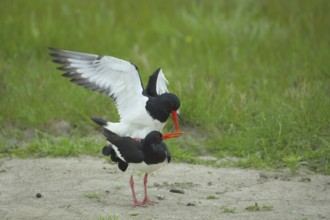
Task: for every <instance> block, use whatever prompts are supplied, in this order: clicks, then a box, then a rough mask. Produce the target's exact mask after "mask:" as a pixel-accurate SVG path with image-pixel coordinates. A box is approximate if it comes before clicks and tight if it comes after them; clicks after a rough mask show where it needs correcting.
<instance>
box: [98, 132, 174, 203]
mask: <svg viewBox="0 0 330 220" xmlns="http://www.w3.org/2000/svg"><path fill="white" fill-rule="evenodd" d="M104 136H105V137H106V139H107V140H108V141H109V142H111V144H112V145H111V144H110V145H107V146H105V147H104V148H103V150H102V153H103V154H104V155H106V156H110V157H111V159H112V161H114V162H117V163H118V168H119V169H120V170H121V171H123V172H125V171H126V170H127V168H128V166H130V167H131V168H132V169H133V172H134V170H138V171H141V172H144V173H145V175H144V199H143V200H142V202H140V201H138V199H137V198H136V194H135V190H134V180H133V173H132V175H131V177H130V181H129V183H130V186H131V190H132V195H133V206H145V205H153V204H155V203H157V202H154V201H151V200H150V199H149V198H148V194H147V182H148V174H149V173H151V172H153V171H155V170H157V169H159V168H160V167H161V166H162V165H163V164H168V163H169V162H170V161H171V154H170V152H169V151H168V149H167V147H166V145H165V143H164V142H163V136H162V134H161V133H160V132H159V131H151V132H150V133H149V134H148V135H147V136H146V137H145V138H144V139H142V140H141V141H136V140H135V139H133V138H131V137H121V136H119V135H117V134H115V133H113V132H112V131H110V130H108V129H104Z"/></svg>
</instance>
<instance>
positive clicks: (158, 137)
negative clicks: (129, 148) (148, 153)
mask: <svg viewBox="0 0 330 220" xmlns="http://www.w3.org/2000/svg"><path fill="white" fill-rule="evenodd" d="M162 141H163V135H162V133H160V132H159V131H152V132H150V133H149V134H147V136H146V137H145V138H144V141H143V144H144V145H145V146H147V145H151V144H160V143H161V142H162Z"/></svg>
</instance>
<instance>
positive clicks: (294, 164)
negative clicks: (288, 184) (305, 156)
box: [283, 155, 301, 176]
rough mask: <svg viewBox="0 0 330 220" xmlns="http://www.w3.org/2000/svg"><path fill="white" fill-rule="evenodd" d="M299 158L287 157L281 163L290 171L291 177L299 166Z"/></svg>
mask: <svg viewBox="0 0 330 220" xmlns="http://www.w3.org/2000/svg"><path fill="white" fill-rule="evenodd" d="M300 160H301V157H297V156H295V155H289V156H287V157H284V158H283V162H284V163H285V165H286V166H287V167H288V168H289V169H290V172H291V175H292V176H295V175H296V174H297V171H298V169H299V166H300Z"/></svg>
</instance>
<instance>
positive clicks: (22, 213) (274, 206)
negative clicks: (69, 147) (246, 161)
mask: <svg viewBox="0 0 330 220" xmlns="http://www.w3.org/2000/svg"><path fill="white" fill-rule="evenodd" d="M130 173H131V172H126V173H122V172H121V171H119V170H118V169H117V167H116V165H114V164H110V163H109V162H108V161H107V160H105V159H104V158H91V157H80V158H65V159H61V158H60V159H49V158H42V159H24V160H21V159H2V162H1V165H0V219H61V220H64V219H189V220H191V219H330V176H322V175H315V174H306V173H305V174H299V175H298V176H295V177H290V176H289V175H288V174H287V173H285V172H284V173H271V172H269V173H268V172H260V171H254V170H246V169H236V168H212V167H207V166H199V165H190V164H170V165H168V166H165V167H163V168H161V169H160V170H158V171H156V172H155V173H153V174H151V175H150V178H149V184H148V185H149V188H148V189H149V194H150V197H151V199H153V200H156V201H158V202H159V203H158V204H156V205H155V206H148V207H145V208H143V207H135V208H134V207H132V198H131V192H130V188H129V185H128V180H129V176H130ZM142 177H143V176H142V175H141V174H140V175H135V185H136V191H137V194H138V197H139V198H142V196H143V193H142V190H143V188H142V186H143V180H142ZM171 189H178V190H183V191H184V193H183V194H182V193H173V192H170V190H171ZM38 193H40V195H41V197H40V198H37V196H36V195H37V194H38ZM255 203H257V207H256V206H255ZM250 206H252V208H251V207H250ZM253 206H255V208H253ZM247 207H250V208H248V209H251V210H250V211H249V210H247V209H246V208H247ZM106 217H108V218H106Z"/></svg>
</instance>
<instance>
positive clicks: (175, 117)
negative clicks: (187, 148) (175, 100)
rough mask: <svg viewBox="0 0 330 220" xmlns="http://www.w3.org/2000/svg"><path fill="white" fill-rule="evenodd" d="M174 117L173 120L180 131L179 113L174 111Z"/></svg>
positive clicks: (176, 128) (177, 130)
mask: <svg viewBox="0 0 330 220" xmlns="http://www.w3.org/2000/svg"><path fill="white" fill-rule="evenodd" d="M172 118H173V121H174V125H175V130H176V132H180V129H179V122H178V115H177V112H176V111H172Z"/></svg>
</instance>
